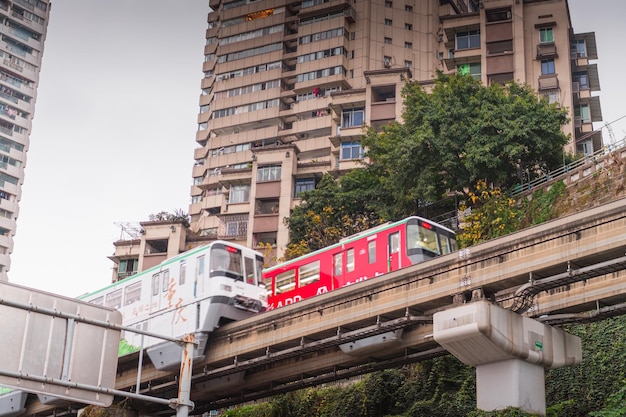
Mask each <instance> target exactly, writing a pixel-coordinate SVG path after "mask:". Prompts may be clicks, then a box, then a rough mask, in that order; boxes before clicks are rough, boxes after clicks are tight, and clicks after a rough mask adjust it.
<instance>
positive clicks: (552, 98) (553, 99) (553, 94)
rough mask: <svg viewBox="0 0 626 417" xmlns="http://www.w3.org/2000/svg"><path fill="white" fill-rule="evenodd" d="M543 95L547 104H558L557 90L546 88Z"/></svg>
mask: <svg viewBox="0 0 626 417" xmlns="http://www.w3.org/2000/svg"><path fill="white" fill-rule="evenodd" d="M543 96H544V97H545V98H546V99H548V103H549V104H554V103H556V104H559V90H548V91H545V92H543Z"/></svg>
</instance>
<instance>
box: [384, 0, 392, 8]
mask: <svg viewBox="0 0 626 417" xmlns="http://www.w3.org/2000/svg"><path fill="white" fill-rule="evenodd" d="M385 7H386V8H388V9H391V8H392V7H393V2H391V1H389V0H387V1H385Z"/></svg>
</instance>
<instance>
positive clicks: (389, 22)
mask: <svg viewBox="0 0 626 417" xmlns="http://www.w3.org/2000/svg"><path fill="white" fill-rule="evenodd" d="M392 25H393V20H391V19H385V26H392Z"/></svg>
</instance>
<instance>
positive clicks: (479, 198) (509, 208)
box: [457, 180, 519, 247]
mask: <svg viewBox="0 0 626 417" xmlns="http://www.w3.org/2000/svg"><path fill="white" fill-rule="evenodd" d="M468 203H469V205H470V207H471V211H470V212H469V214H467V215H466V216H465V217H463V219H462V222H461V228H462V231H461V233H459V234H458V235H457V240H458V242H459V245H460V246H461V247H467V246H471V245H474V244H476V243H480V242H484V241H486V240H489V239H493V238H495V237H499V236H503V235H506V234H508V233H511V232H513V231H515V230H517V228H518V224H519V222H518V221H517V219H518V218H519V209H518V208H517V207H516V205H515V200H514V199H512V198H510V197H508V196H506V195H503V194H502V192H501V191H500V189H499V188H493V189H491V188H489V187H488V186H487V182H486V181H484V180H481V181H478V182H477V183H476V186H475V188H474V191H470V192H469V193H468ZM467 208H468V204H463V205H462V206H461V210H466V209H467Z"/></svg>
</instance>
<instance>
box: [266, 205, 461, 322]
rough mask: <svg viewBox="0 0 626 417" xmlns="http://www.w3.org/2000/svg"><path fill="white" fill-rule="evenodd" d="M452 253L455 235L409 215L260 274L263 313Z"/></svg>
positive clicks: (428, 221) (454, 248) (446, 229)
mask: <svg viewBox="0 0 626 417" xmlns="http://www.w3.org/2000/svg"><path fill="white" fill-rule="evenodd" d="M455 250H456V239H455V233H454V232H453V231H452V230H450V229H448V228H446V227H444V226H442V225H440V224H437V223H434V222H431V221H430V220H427V219H424V218H421V217H417V216H412V217H408V218H406V219H404V220H400V221H397V222H395V223H387V224H383V225H380V226H377V227H374V228H371V229H368V230H366V231H364V232H361V233H358V234H356V235H354V236H351V237H348V238H346V239H343V240H342V241H341V242H339V243H336V244H334V245H331V246H328V247H326V248H323V249H320V250H318V251H315V252H312V253H310V254H307V255H304V256H301V257H299V258H296V259H293V260H290V261H287V262H284V263H281V264H279V265H276V266H273V267H271V268H268V269H266V270H264V271H263V283H264V284H265V286H266V288H267V293H268V309H270V310H271V309H274V308H278V307H282V306H284V305H287V304H292V303H295V302H297V301H301V300H303V299H306V298H309V297H312V296H315V295H318V294H323V293H326V292H328V291H332V290H334V289H337V288H341V287H343V286H346V285H351V284H355V283H357V282H360V281H364V280H366V279H370V278H374V277H377V276H379V275H382V274H385V273H387V272H391V271H395V270H397V269H401V268H405V267H408V266H410V265H415V264H417V263H420V262H424V261H426V260H428V259H431V258H434V257H435V256H439V255H445V254H447V253H450V252H454V251H455Z"/></svg>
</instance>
